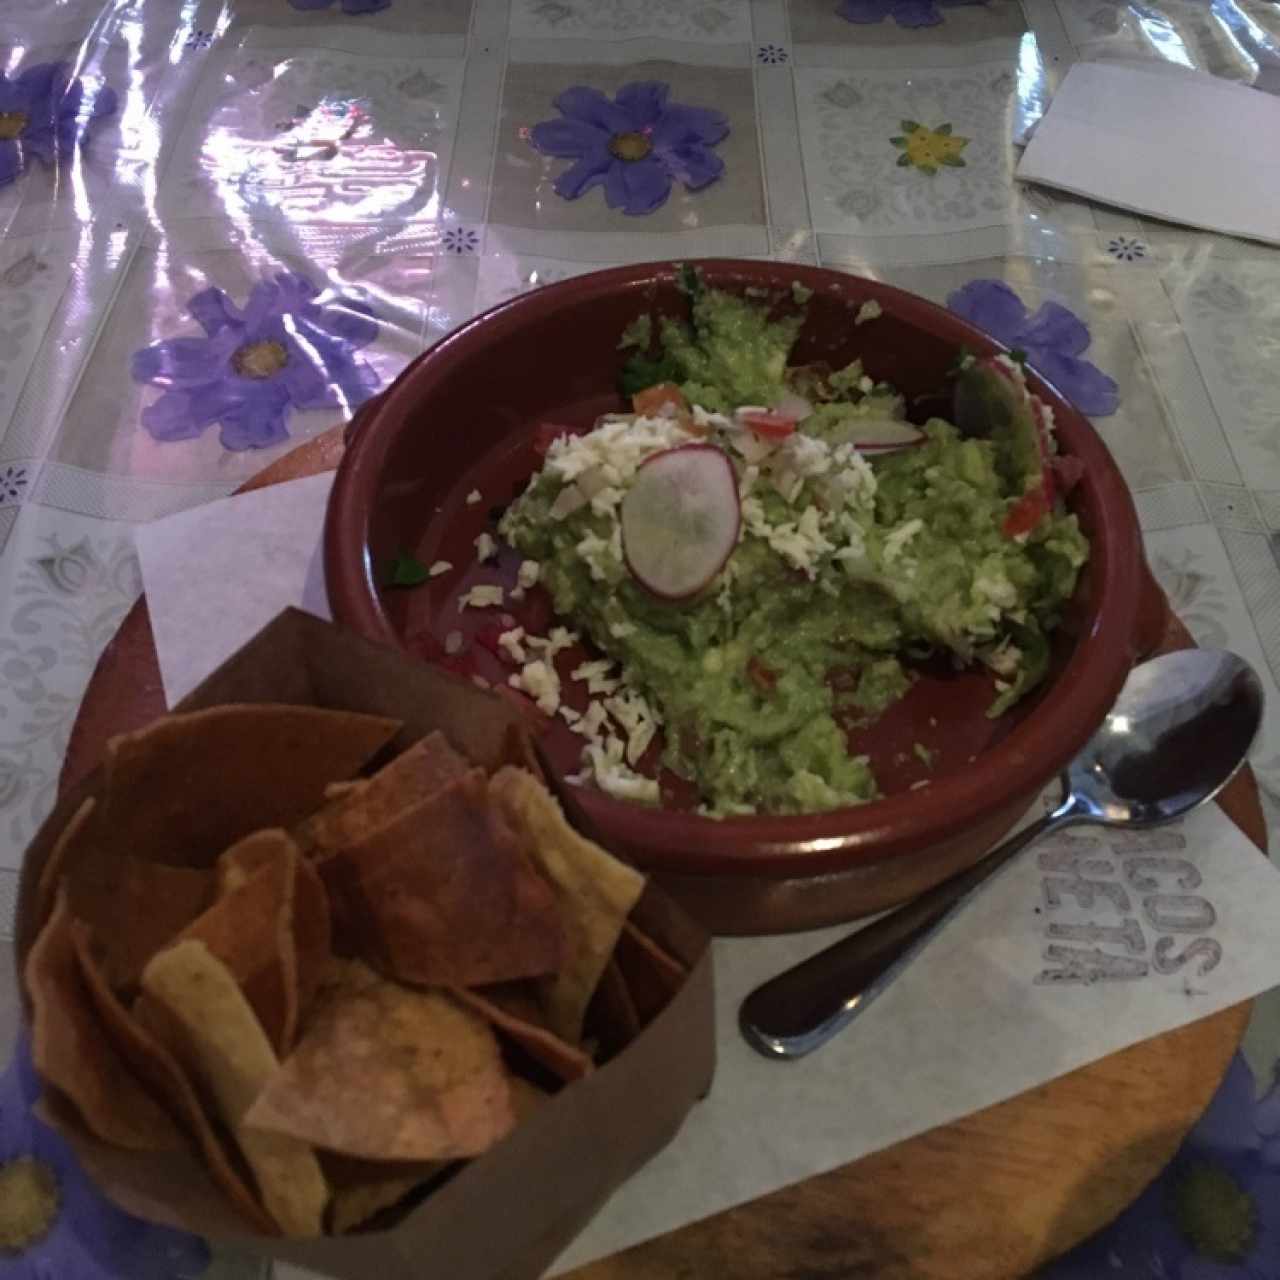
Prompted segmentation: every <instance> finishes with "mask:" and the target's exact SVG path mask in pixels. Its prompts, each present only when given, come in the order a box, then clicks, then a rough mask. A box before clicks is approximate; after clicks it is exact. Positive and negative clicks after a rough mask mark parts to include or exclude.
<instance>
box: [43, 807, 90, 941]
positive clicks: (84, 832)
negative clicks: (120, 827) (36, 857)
mask: <svg viewBox="0 0 1280 1280" xmlns="http://www.w3.org/2000/svg"><path fill="white" fill-rule="evenodd" d="M96 805H97V801H96V800H94V798H93V797H92V796H89V797H88V798H87V799H86V800H84V801H83V802H82V803H81V805H80V807H79V808H78V809H77V810H76V811H75V813H73V814H72V815H71V818H70V820H69V821H68V822H67V825H66V826H65V827H63V828H62V831H61V833H60V834H59V836H58V838H57V840H55V841H54V843H53V848H52V849H50V850H49V857H48V858H47V859H46V860H45V864H44V866H43V867H41V868H40V879H39V880H38V881H37V882H36V911H37V912H38V913H39V914H38V916H37V919H39V920H47V919H48V918H49V916H51V915H52V914H53V904H54V899H55V898H56V897H57V896H58V885H59V883H60V882H61V880H62V876H63V872H64V871H66V870H68V869H72V868H74V867H75V866H77V865H78V863H79V862H80V860H81V859H82V858H84V857H86V856H87V854H88V851H89V849H90V848H91V847H92V843H93V836H92V827H93V811H94V808H95V807H96Z"/></svg>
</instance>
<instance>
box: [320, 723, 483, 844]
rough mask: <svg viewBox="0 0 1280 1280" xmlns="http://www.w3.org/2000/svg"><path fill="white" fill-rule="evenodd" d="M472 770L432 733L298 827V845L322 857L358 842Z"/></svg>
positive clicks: (438, 734) (440, 737)
mask: <svg viewBox="0 0 1280 1280" xmlns="http://www.w3.org/2000/svg"><path fill="white" fill-rule="evenodd" d="M469 771H470V765H469V764H468V763H467V761H466V760H465V759H464V758H463V757H462V756H460V755H459V754H458V753H457V752H456V751H455V750H454V749H453V748H452V747H451V746H450V745H449V740H448V739H447V738H446V737H445V736H444V734H443V733H440V732H439V731H437V732H435V733H429V734H427V736H426V737H425V738H421V739H420V740H419V741H417V742H415V743H414V744H413V746H411V747H409V748H408V750H406V751H402V752H401V753H400V754H399V755H398V756H396V758H395V759H394V760H392V761H391V763H390V764H388V765H385V766H384V767H383V768H381V769H379V770H378V772H377V773H375V774H374V775H373V777H372V778H369V779H367V780H365V781H363V782H360V783H357V784H355V785H353V786H352V787H351V788H350V789H349V790H347V791H344V792H343V794H342V795H340V796H339V797H338V798H337V799H335V800H332V801H331V802H330V803H329V804H327V805H325V807H324V808H323V809H321V810H320V811H319V812H318V813H314V814H312V815H311V816H310V817H309V818H307V819H305V820H304V821H303V822H302V823H301V824H300V826H299V828H298V832H297V838H298V843H299V844H300V845H301V846H302V847H303V848H304V849H305V850H307V851H308V852H309V853H311V854H312V856H314V857H318V858H323V857H325V856H327V855H328V854H331V853H335V852H337V851H338V850H339V849H342V848H345V847H346V846H347V845H351V844H357V843H359V842H360V841H361V840H363V839H365V838H366V837H367V836H370V835H372V834H373V833H374V832H375V831H378V830H380V829H381V828H383V827H385V826H386V825H387V824H388V823H390V822H394V821H395V819H396V818H398V817H399V816H400V815H401V814H402V813H403V812H404V811H405V810H406V809H408V808H410V807H411V806H412V805H415V804H417V803H419V802H420V801H422V800H425V799H427V798H428V797H429V796H432V795H434V794H435V793H436V792H437V791H439V790H440V788H441V787H445V786H448V784H449V783H451V782H457V780H458V779H459V778H462V777H465V776H466V774H467V773H468V772H469Z"/></svg>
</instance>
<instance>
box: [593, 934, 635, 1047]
mask: <svg viewBox="0 0 1280 1280" xmlns="http://www.w3.org/2000/svg"><path fill="white" fill-rule="evenodd" d="M586 1025H587V1026H588V1027H589V1028H590V1029H591V1032H592V1034H593V1035H594V1036H595V1037H596V1038H597V1039H598V1040H599V1042H600V1047H601V1049H602V1051H603V1053H604V1055H605V1056H606V1057H612V1056H613V1054H615V1053H617V1052H619V1051H620V1050H622V1049H625V1048H626V1047H627V1045H629V1044H630V1043H631V1042H632V1040H634V1039H635V1038H636V1036H638V1035H639V1034H640V1028H641V1025H642V1024H641V1022H640V1013H639V1011H638V1010H637V1008H636V1002H635V1000H634V999H633V998H632V995H631V991H630V989H629V988H628V986H627V981H626V979H625V978H624V977H623V976H622V970H621V969H620V968H619V967H618V959H617V952H616V951H615V952H614V954H613V955H612V956H611V957H610V958H609V963H608V964H607V965H605V967H604V971H603V972H602V973H601V974H600V984H599V986H597V987H596V992H595V995H594V996H592V997H591V1004H590V1005H589V1006H588V1007H587V1017H586Z"/></svg>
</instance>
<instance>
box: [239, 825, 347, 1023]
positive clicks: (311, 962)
mask: <svg viewBox="0 0 1280 1280" xmlns="http://www.w3.org/2000/svg"><path fill="white" fill-rule="evenodd" d="M285 856H291V858H292V861H293V863H294V865H295V871H296V878H295V883H294V890H295V892H294V898H293V946H294V952H295V955H296V965H295V969H296V975H297V979H296V980H297V1007H298V1021H299V1022H301V1021H302V1019H304V1018H305V1017H306V1016H307V1010H308V1009H309V1008H310V1007H311V1002H312V1000H314V999H315V994H316V991H317V990H318V989H319V986H320V980H321V977H322V975H323V973H324V969H325V966H326V965H327V964H328V963H329V957H330V956H331V954H332V938H331V933H332V924H331V921H330V917H329V895H328V893H326V892H325V887H324V882H323V881H322V880H321V879H320V876H319V874H318V873H317V872H316V869H315V868H314V867H313V866H312V865H311V864H310V862H308V861H307V860H306V859H305V858H303V857H302V856H301V854H300V851H299V850H298V847H297V845H296V844H295V843H294V841H293V840H292V838H291V837H290V836H289V835H287V834H286V833H285V832H284V831H282V830H280V829H279V828H275V829H269V830H267V831H255V832H254V833H253V834H252V835H250V836H245V838H244V839H243V840H241V841H239V842H238V843H236V844H233V845H232V846H231V848H230V849H228V850H227V851H226V852H225V853H223V854H222V856H221V857H220V858H219V859H218V866H217V873H218V884H219V886H220V889H221V892H222V893H224V894H226V893H229V892H230V891H231V890H233V889H235V888H238V887H239V886H240V885H242V884H244V883H245V882H246V881H247V880H248V879H249V877H250V876H251V875H252V874H253V872H254V871H256V870H258V869H260V868H261V867H264V866H267V865H269V864H270V863H272V862H274V861H275V860H276V859H277V858H280V857H285Z"/></svg>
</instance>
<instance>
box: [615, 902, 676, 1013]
mask: <svg viewBox="0 0 1280 1280" xmlns="http://www.w3.org/2000/svg"><path fill="white" fill-rule="evenodd" d="M614 959H615V960H616V961H617V964H618V969H619V970H620V972H621V973H622V976H623V978H624V979H625V980H626V984H627V990H628V991H630V993H631V998H632V1000H633V1001H634V1002H635V1006H636V1009H637V1011H638V1012H639V1014H640V1019H641V1021H642V1022H648V1021H649V1019H650V1018H652V1017H654V1015H655V1014H658V1013H661V1012H662V1010H663V1009H665V1008H666V1007H667V1005H668V1004H669V1003H670V1002H671V997H672V996H674V995H675V994H676V992H678V991H679V990H680V988H681V987H683V986H684V982H685V979H686V978H687V977H688V976H689V972H688V970H687V969H686V968H685V967H684V965H683V964H681V962H680V961H679V960H677V959H676V958H675V956H673V955H671V954H669V953H668V952H667V951H664V950H663V949H662V947H660V946H659V945H658V944H657V943H656V942H654V940H653V939H652V938H651V937H649V935H648V934H647V933H645V932H644V930H642V929H638V928H637V927H636V926H635V925H634V924H633V923H632V922H631V921H630V920H628V921H627V922H626V923H625V924H624V925H623V927H622V933H621V935H620V936H619V938H618V947H617V950H616V951H615V952H614Z"/></svg>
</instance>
